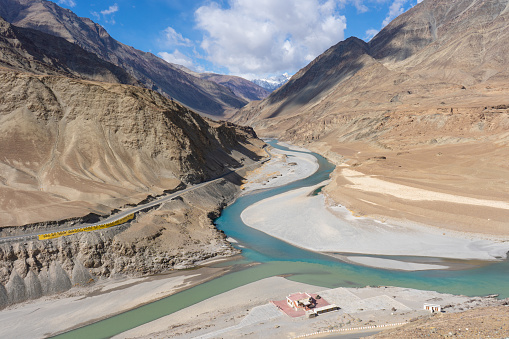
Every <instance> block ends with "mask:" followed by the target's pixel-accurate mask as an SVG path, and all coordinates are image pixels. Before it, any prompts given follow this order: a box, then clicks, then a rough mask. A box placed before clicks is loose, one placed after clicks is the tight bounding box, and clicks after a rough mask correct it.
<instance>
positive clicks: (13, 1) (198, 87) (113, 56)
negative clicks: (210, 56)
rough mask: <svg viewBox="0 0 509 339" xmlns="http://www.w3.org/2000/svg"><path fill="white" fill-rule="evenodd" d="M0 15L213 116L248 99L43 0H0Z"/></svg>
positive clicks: (242, 104) (239, 105) (241, 104)
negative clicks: (128, 44) (143, 50)
mask: <svg viewBox="0 0 509 339" xmlns="http://www.w3.org/2000/svg"><path fill="white" fill-rule="evenodd" d="M0 16H1V17H3V18H4V19H5V20H6V21H8V22H9V23H11V24H13V25H15V26H19V27H25V28H32V29H35V30H39V31H42V32H44V33H47V34H51V35H54V36H58V37H61V38H64V39H66V40H67V41H69V42H71V43H75V44H77V45H78V46H80V47H82V48H83V49H85V50H86V51H89V52H91V53H94V54H96V55H97V56H98V57H99V58H101V59H103V60H105V61H107V62H110V63H112V64H114V65H117V66H118V67H120V68H123V69H124V70H126V71H127V72H128V73H129V74H130V75H132V76H133V77H135V78H136V79H137V80H139V81H140V82H141V83H142V84H144V86H145V87H147V88H150V89H153V90H156V91H158V92H160V93H162V94H164V95H165V96H168V97H172V98H175V99H176V100H178V101H179V102H181V103H183V104H184V105H186V106H188V107H190V108H191V109H193V110H195V111H198V112H202V113H205V114H207V115H211V116H222V114H223V113H224V111H225V110H231V109H238V108H240V107H242V106H244V105H245V104H246V103H247V101H246V100H244V99H243V98H240V97H237V96H236V95H235V94H234V93H233V92H232V91H231V90H230V89H229V88H226V87H224V86H221V85H219V84H216V83H215V82H213V81H207V80H205V79H201V78H199V77H195V76H192V75H190V74H188V73H186V72H184V71H181V70H180V69H178V68H177V67H175V66H174V65H172V64H170V63H167V62H166V61H164V60H162V59H161V58H159V57H157V56H155V55H153V54H152V53H146V52H142V51H140V50H137V49H135V48H133V47H130V46H127V45H124V44H122V43H121V42H118V41H117V40H115V39H113V38H112V37H111V36H110V35H109V34H108V32H106V30H105V29H104V28H103V27H101V26H100V25H98V24H96V23H94V22H93V21H92V20H90V19H88V18H81V17H78V16H77V15H76V14H74V13H73V12H71V11H70V10H68V9H64V8H62V7H60V6H58V5H56V4H55V3H53V2H50V1H46V0H0Z"/></svg>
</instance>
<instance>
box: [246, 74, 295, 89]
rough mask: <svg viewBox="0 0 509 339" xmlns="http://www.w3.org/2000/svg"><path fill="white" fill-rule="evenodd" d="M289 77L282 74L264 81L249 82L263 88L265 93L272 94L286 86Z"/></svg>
mask: <svg viewBox="0 0 509 339" xmlns="http://www.w3.org/2000/svg"><path fill="white" fill-rule="evenodd" d="M291 77H292V76H291V75H289V74H288V73H283V74H281V75H275V76H272V77H268V78H264V79H255V80H251V81H252V82H254V83H255V84H257V85H258V86H260V87H263V88H265V89H266V90H267V91H269V92H272V91H275V90H276V89H278V88H279V87H281V86H283V85H284V84H286V83H287V82H288V80H290V78H291Z"/></svg>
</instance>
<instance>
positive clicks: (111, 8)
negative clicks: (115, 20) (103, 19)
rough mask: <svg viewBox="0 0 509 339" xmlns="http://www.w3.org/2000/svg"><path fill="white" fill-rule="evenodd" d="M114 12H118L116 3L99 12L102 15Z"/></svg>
mask: <svg viewBox="0 0 509 339" xmlns="http://www.w3.org/2000/svg"><path fill="white" fill-rule="evenodd" d="M115 12H118V5H117V4H114V5H112V6H110V7H109V8H108V9H105V10H103V11H101V14H102V15H109V14H113V13H115Z"/></svg>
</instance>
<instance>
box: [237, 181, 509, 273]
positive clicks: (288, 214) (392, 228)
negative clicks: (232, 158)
mask: <svg viewBox="0 0 509 339" xmlns="http://www.w3.org/2000/svg"><path fill="white" fill-rule="evenodd" d="M325 184H326V182H324V183H321V184H319V185H316V186H313V187H305V188H301V189H297V190H294V191H290V192H286V193H283V194H280V195H277V196H275V197H272V198H268V199H265V200H262V201H260V202H258V203H256V204H254V205H251V206H249V207H248V208H247V209H245V210H244V211H243V212H242V214H241V217H242V220H243V221H244V223H245V224H246V225H248V226H250V227H253V228H255V229H257V230H260V231H262V232H265V233H267V234H269V235H271V236H273V237H276V238H279V239H282V240H284V241H286V242H289V243H291V244H293V245H296V246H299V247H303V248H306V249H309V250H312V251H317V252H340V253H352V254H372V255H393V256H396V255H398V256H423V257H437V258H454V259H478V260H496V259H499V258H505V256H506V253H507V251H509V243H507V242H495V241H492V240H486V239H480V238H475V237H472V236H464V237H461V236H460V235H458V234H448V233H444V232H440V231H438V230H433V229H430V228H426V227H421V226H419V225H416V224H411V223H400V224H390V223H383V222H379V221H376V220H372V219H369V218H364V217H355V216H353V215H352V214H351V212H350V211H348V210H347V209H346V208H345V207H343V206H331V207H330V208H327V204H326V201H325V196H324V195H322V194H318V195H313V193H314V192H315V191H316V190H317V189H318V188H320V187H322V186H324V185H325ZM349 259H350V260H351V261H354V262H357V263H359V264H363V265H368V266H375V267H382V268H389V269H403V270H421V269H443V268H446V267H444V266H443V265H424V264H419V263H415V264H413V265H412V264H411V263H408V262H405V263H402V262H399V261H397V260H384V259H379V258H376V259H375V258H369V257H362V258H359V257H355V256H350V257H349Z"/></svg>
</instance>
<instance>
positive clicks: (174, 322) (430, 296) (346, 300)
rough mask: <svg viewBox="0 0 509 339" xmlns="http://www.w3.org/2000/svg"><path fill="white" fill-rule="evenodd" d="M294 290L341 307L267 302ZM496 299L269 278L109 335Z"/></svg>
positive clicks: (190, 332)
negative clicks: (285, 306)
mask: <svg viewBox="0 0 509 339" xmlns="http://www.w3.org/2000/svg"><path fill="white" fill-rule="evenodd" d="M294 292H308V293H318V294H319V295H320V296H322V297H323V298H325V299H326V300H327V301H328V302H329V303H334V304H336V305H338V306H339V307H341V309H340V310H339V311H337V312H331V313H326V314H322V315H319V316H318V317H316V318H314V319H308V318H306V317H299V318H291V317H289V316H287V315H286V314H284V313H282V312H281V311H279V310H278V309H277V308H276V307H275V306H274V305H272V304H271V303H270V300H284V299H285V297H286V296H287V295H288V294H290V293H294ZM472 300H474V301H472ZM497 302H498V301H496V300H493V299H486V298H468V297H465V296H454V295H450V294H440V293H438V292H433V291H420V290H413V289H408V288H399V287H365V288H343V287H340V288H335V289H325V288H322V287H319V286H312V285H306V284H302V283H297V282H292V281H289V280H286V279H285V278H282V277H271V278H266V279H263V280H260V281H257V282H253V283H251V284H248V285H245V286H242V287H239V288H236V289H233V290H231V291H228V292H225V293H223V294H220V295H217V296H215V297H212V298H209V299H207V300H204V301H202V302H200V303H198V304H195V305H193V306H190V307H188V308H186V309H184V310H181V311H179V312H176V313H173V314H171V315H168V316H166V317H163V318H160V319H157V320H155V321H152V322H150V323H147V324H145V325H142V326H139V327H137V328H135V329H132V330H130V331H127V332H124V333H122V334H120V335H117V336H115V337H114V338H117V339H119V338H168V337H172V338H201V339H205V338H240V337H242V338H293V337H296V336H299V335H303V334H308V333H313V332H316V331H324V330H329V329H340V328H343V329H348V328H358V327H363V326H373V325H385V324H393V323H400V322H407V321H409V320H411V319H413V318H415V317H417V316H422V315H428V314H429V312H427V311H424V310H423V304H424V303H433V304H440V305H441V306H446V305H451V306H449V307H447V308H446V312H447V313H449V312H458V311H459V310H460V309H462V308H465V307H466V306H465V305H466V304H470V306H482V305H490V304H492V303H497ZM470 306H468V307H470Z"/></svg>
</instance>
